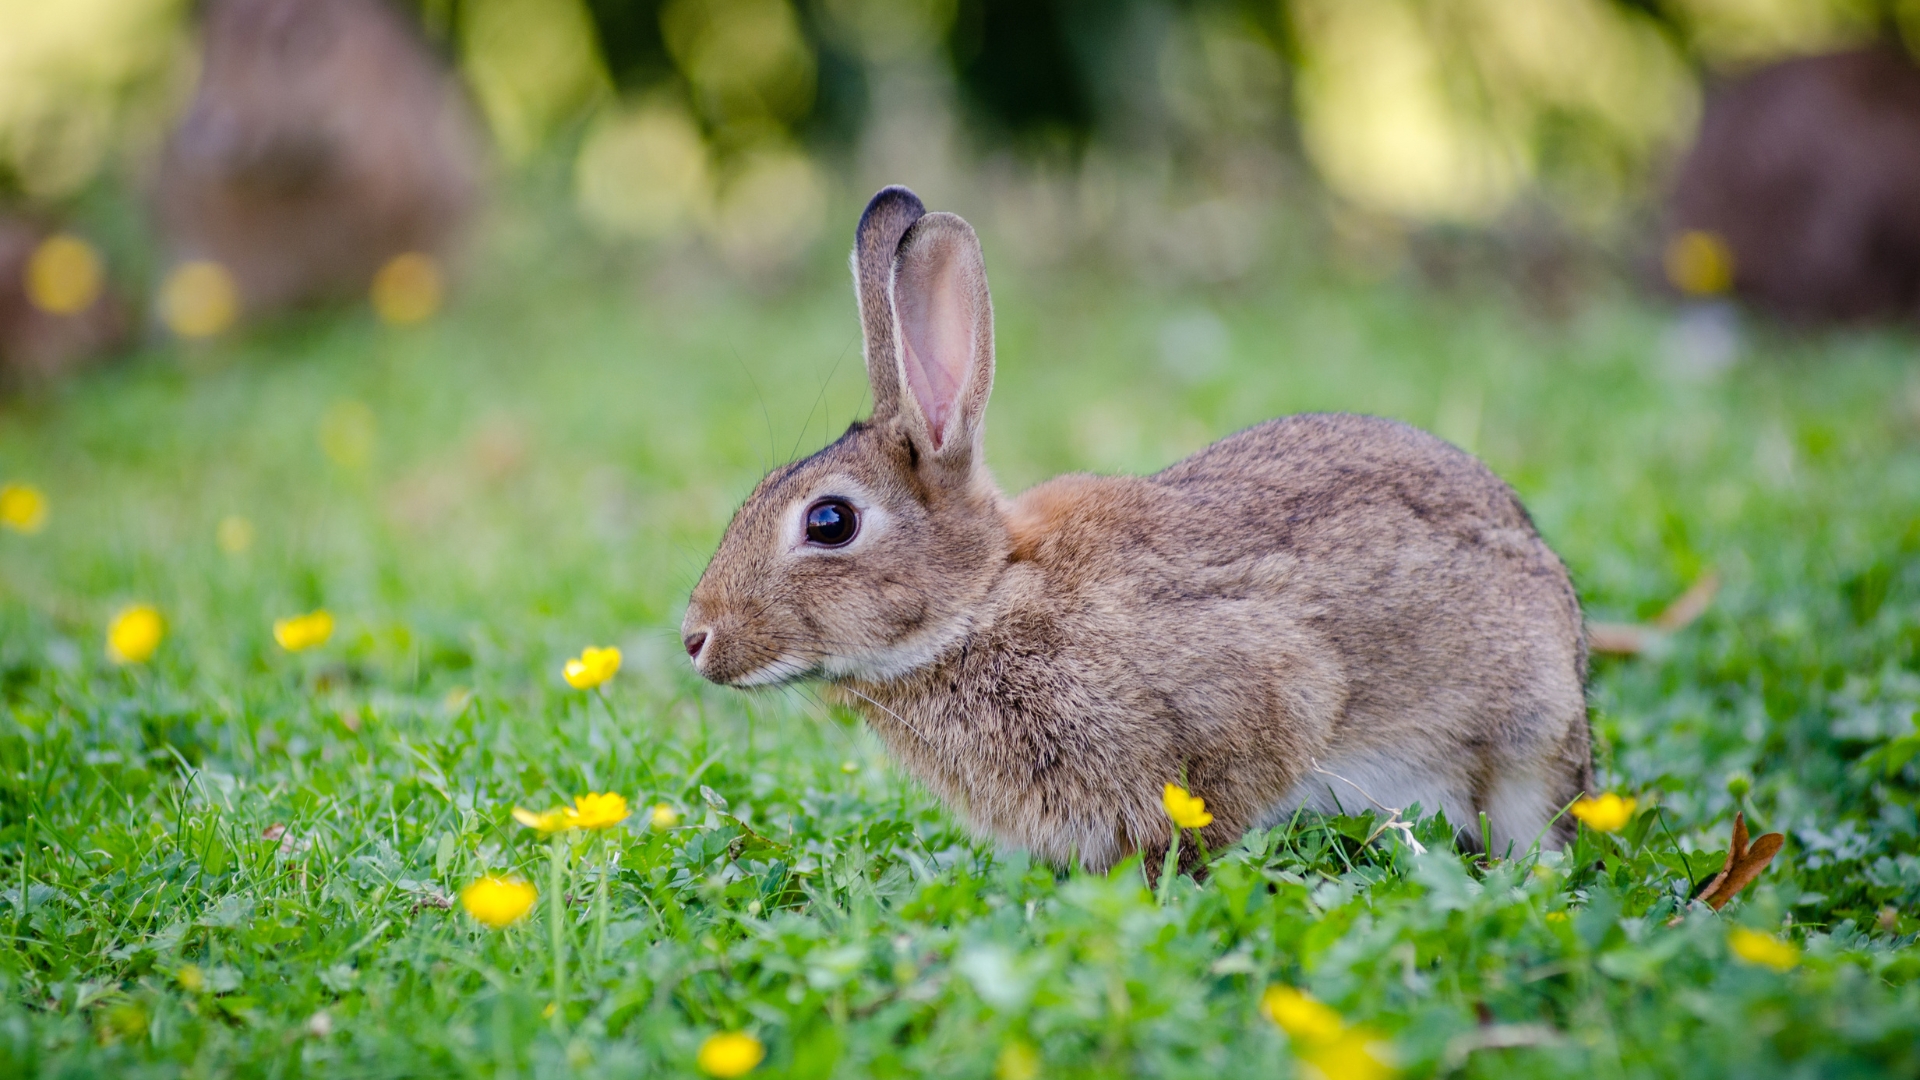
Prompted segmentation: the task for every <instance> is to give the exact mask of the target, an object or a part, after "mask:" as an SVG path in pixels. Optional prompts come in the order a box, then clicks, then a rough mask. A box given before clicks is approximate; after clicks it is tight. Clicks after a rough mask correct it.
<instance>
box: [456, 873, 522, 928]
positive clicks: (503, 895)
mask: <svg viewBox="0 0 1920 1080" xmlns="http://www.w3.org/2000/svg"><path fill="white" fill-rule="evenodd" d="M539 896H540V893H539V891H538V890H536V889H535V888H534V887H533V886H531V885H529V884H527V883H526V882H524V881H521V880H520V879H519V878H506V877H496V876H494V875H493V874H488V875H487V876H486V877H483V878H481V879H480V880H479V881H476V882H474V883H473V884H471V885H469V886H467V887H466V888H464V889H461V890H460V906H461V907H463V908H466V909H467V914H469V915H471V916H473V917H474V919H476V920H477V921H479V922H480V923H481V925H483V926H486V927H487V928H489V929H492V930H501V929H505V928H506V927H509V926H512V925H513V924H514V923H517V922H519V921H520V920H521V919H524V918H526V916H527V912H529V911H531V910H533V902H534V900H536V899H537V898H538V897H539Z"/></svg>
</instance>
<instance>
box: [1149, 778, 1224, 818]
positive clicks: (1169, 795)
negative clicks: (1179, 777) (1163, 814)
mask: <svg viewBox="0 0 1920 1080" xmlns="http://www.w3.org/2000/svg"><path fill="white" fill-rule="evenodd" d="M1160 801H1161V802H1162V803H1164V804H1165V805H1166V807H1167V816H1168V817H1170V818H1172V819H1173V823H1174V825H1175V826H1177V827H1179V828H1182V829H1200V828H1205V827H1206V826H1208V825H1211V824H1213V815H1212V814H1209V813H1207V800H1205V799H1198V798H1195V797H1194V796H1193V795H1191V794H1189V793H1188V792H1187V789H1186V788H1183V787H1181V786H1180V785H1179V784H1168V785H1167V789H1166V791H1164V792H1162V793H1161V796H1160Z"/></svg>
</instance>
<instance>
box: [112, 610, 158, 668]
mask: <svg viewBox="0 0 1920 1080" xmlns="http://www.w3.org/2000/svg"><path fill="white" fill-rule="evenodd" d="M166 636H167V624H166V621H165V620H163V619H161V618H160V612H159V610H158V609H157V608H155V607H154V606H153V605H151V604H135V605H133V606H132V607H128V608H123V609H122V610H121V612H120V614H118V615H115V616H114V617H113V621H112V622H111V623H108V624H107V659H109V660H111V661H113V662H114V663H116V664H144V663H146V662H147V661H148V660H150V659H152V658H153V653H154V650H155V649H158V648H159V647H160V640H161V639H162V638H164V637H166Z"/></svg>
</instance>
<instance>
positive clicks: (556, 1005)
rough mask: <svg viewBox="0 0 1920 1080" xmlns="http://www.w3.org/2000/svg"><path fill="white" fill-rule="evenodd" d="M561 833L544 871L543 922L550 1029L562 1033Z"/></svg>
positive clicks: (564, 991)
mask: <svg viewBox="0 0 1920 1080" xmlns="http://www.w3.org/2000/svg"><path fill="white" fill-rule="evenodd" d="M566 835H567V834H566V833H565V832H556V833H554V834H553V841H552V852H553V859H552V861H551V863H550V864H549V868H548V871H547V922H548V924H549V930H550V932H551V934H552V938H551V945H552V947H553V1030H554V1032H555V1033H556V1034H564V1033H565V1032H566V1030H567V937H566V924H565V922H564V920H565V919H566V907H567V900H566V869H567V846H566V844H567V841H566Z"/></svg>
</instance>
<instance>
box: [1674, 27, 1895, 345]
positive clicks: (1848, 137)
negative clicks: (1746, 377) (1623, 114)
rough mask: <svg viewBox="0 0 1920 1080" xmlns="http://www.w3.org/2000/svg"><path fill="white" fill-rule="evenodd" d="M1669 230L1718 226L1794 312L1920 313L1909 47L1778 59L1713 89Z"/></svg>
mask: <svg viewBox="0 0 1920 1080" xmlns="http://www.w3.org/2000/svg"><path fill="white" fill-rule="evenodd" d="M1667 219H1668V221H1667V231H1668V234H1669V236H1675V235H1679V234H1680V233H1683V232H1688V231H1700V232H1705V233H1709V234H1713V235H1715V236H1717V237H1718V238H1719V239H1720V241H1721V242H1722V243H1723V244H1725V245H1726V246H1727V248H1728V249H1729V252H1730V254H1731V256H1732V263H1733V265H1732V282H1731V284H1732V287H1733V290H1734V292H1735V293H1737V294H1738V295H1739V296H1741V297H1742V298H1743V299H1745V300H1747V301H1749V302H1751V303H1752V304H1754V305H1755V306H1757V307H1760V308H1763V309H1765V310H1767V311H1769V312H1771V313H1773V314H1775V315H1778V316H1780V317H1782V318H1785V319H1789V320H1795V321H1803V322H1811V321H1852V320H1859V319H1870V318H1890V319H1900V320H1913V319H1915V318H1920V67H1916V66H1915V65H1914V62H1913V60H1912V58H1911V57H1909V56H1908V55H1907V53H1906V51H1905V50H1904V49H1903V48H1901V47H1900V46H1899V45H1898V44H1879V45H1875V46H1872V47H1869V48H1865V49H1858V50H1855V51H1852V52H1844V53H1833V54H1830V55H1826V56H1802V57H1796V58H1794V59H1791V60H1783V61H1780V62H1779V63H1776V64H1771V65H1768V66H1767V67H1764V68H1762V69H1760V70H1758V71H1756V72H1753V73H1752V74H1750V75H1747V76H1745V77H1743V78H1741V79H1738V80H1736V81H1734V82H1732V83H1730V84H1729V85H1727V86H1725V87H1723V88H1721V89H1720V90H1719V92H1717V93H1715V94H1714V95H1713V96H1712V97H1710V98H1709V99H1708V102H1707V107H1706V111H1705V113H1704V114H1703V115H1702V116H1701V118H1700V135H1699V138H1698V139H1697V140H1696V141H1695V142H1694V145H1693V148H1692V149H1691V150H1689V151H1688V153H1687V156H1686V159H1685V160H1684V161H1683V162H1682V163H1681V165H1680V168H1679V171H1678V174H1677V176H1676V178H1675V181H1674V186H1673V191H1672V193H1671V195H1670V197H1669V199H1668V203H1667Z"/></svg>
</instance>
